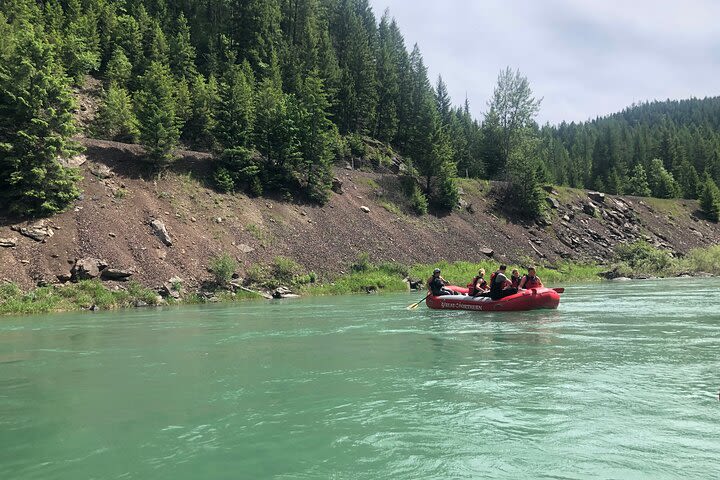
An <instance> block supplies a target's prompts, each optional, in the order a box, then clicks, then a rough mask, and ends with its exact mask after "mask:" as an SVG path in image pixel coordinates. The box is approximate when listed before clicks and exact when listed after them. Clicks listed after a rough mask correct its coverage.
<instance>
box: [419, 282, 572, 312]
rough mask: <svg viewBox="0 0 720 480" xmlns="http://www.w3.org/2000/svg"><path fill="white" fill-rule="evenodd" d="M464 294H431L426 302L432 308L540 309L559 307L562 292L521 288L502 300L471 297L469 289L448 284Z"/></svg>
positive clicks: (517, 310)
mask: <svg viewBox="0 0 720 480" xmlns="http://www.w3.org/2000/svg"><path fill="white" fill-rule="evenodd" d="M445 288H447V289H448V290H453V291H456V292H458V293H462V295H442V296H440V297H436V296H434V295H430V296H429V297H427V298H426V299H425V303H426V305H427V306H428V307H430V308H435V309H438V310H478V311H483V312H520V311H525V310H538V309H543V308H548V309H552V308H558V305H559V304H560V294H559V293H558V292H556V291H555V290H553V289H552V288H545V287H543V288H531V289H529V290H521V291H519V292H518V293H516V294H515V295H510V296H508V297H505V298H501V299H500V300H492V299H490V297H471V296H469V295H467V292H468V289H467V288H464V287H456V286H447V287H445Z"/></svg>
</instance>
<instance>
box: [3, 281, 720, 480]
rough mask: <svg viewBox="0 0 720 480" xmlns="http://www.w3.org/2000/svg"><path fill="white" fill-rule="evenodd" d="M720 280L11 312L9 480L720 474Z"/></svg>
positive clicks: (6, 417) (6, 374)
mask: <svg viewBox="0 0 720 480" xmlns="http://www.w3.org/2000/svg"><path fill="white" fill-rule="evenodd" d="M719 287H720V281H718V280H689V279H678V280H667V281H641V282H630V283H623V284H611V283H603V284H593V285H581V286H576V287H569V288H568V289H567V292H566V293H565V294H563V295H562V301H561V303H560V308H559V310H557V311H541V312H526V313H515V314H513V313H494V314H492V313H478V312H443V311H429V310H427V308H426V307H425V306H424V305H421V306H420V307H419V308H418V309H417V310H413V311H408V310H406V309H405V307H406V306H407V305H408V304H410V303H413V302H414V301H416V300H417V299H418V298H419V297H420V296H422V295H418V294H413V295H410V294H402V295H378V296H348V297H327V298H310V299H301V300H296V301H280V302H276V303H269V302H251V303H242V304H236V305H213V306H199V307H184V308H174V309H160V310H152V309H148V310H128V311H120V312H103V313H95V314H92V313H76V314H60V315H52V316H33V317H20V318H0V479H5V480H11V479H68V480H69V479H73V480H76V479H125V478H132V479H143V480H146V479H174V480H182V479H241V478H248V479H256V478H318V479H329V478H333V479H373V480H376V479H381V478H382V479H384V478H392V479H410V478H413V479H414V478H418V479H419V478H483V477H487V478H531V477H533V478H537V477H541V478H542V477H544V478H653V479H657V478H681V477H682V478H711V477H713V478H714V477H717V476H718V474H719V473H720V402H719V401H718V390H719V389H720V315H719V314H718V305H720V294H719V293H718V288H719ZM679 288H682V289H684V290H685V291H687V292H688V293H687V294H686V295H685V296H679V295H677V294H672V293H670V292H672V291H675V290H677V289H679Z"/></svg>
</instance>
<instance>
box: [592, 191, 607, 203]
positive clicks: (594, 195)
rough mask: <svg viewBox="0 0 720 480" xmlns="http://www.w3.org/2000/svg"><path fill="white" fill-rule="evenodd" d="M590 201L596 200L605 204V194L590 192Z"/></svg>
mask: <svg viewBox="0 0 720 480" xmlns="http://www.w3.org/2000/svg"><path fill="white" fill-rule="evenodd" d="M588 197H589V198H590V200H594V201H596V202H598V203H605V194H604V193H600V192H588Z"/></svg>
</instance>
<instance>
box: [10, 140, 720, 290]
mask: <svg viewBox="0 0 720 480" xmlns="http://www.w3.org/2000/svg"><path fill="white" fill-rule="evenodd" d="M82 142H83V143H84V145H85V147H86V149H87V151H86V155H87V161H86V162H85V163H84V164H83V165H82V166H81V167H80V168H81V169H82V173H83V175H84V180H83V182H82V189H83V197H82V198H81V199H80V200H78V201H77V202H76V204H75V205H74V206H73V207H71V208H70V209H69V210H68V211H67V212H65V213H62V214H60V215H57V216H55V217H52V218H50V219H47V220H46V222H47V224H48V225H49V226H50V227H51V228H52V229H53V231H54V235H53V236H52V237H50V238H47V239H46V240H45V241H43V242H38V241H35V240H32V239H31V238H28V237H25V236H23V235H21V234H20V233H18V232H16V231H13V230H11V227H12V226H13V225H17V224H18V223H19V221H18V220H17V219H10V218H6V217H2V215H3V213H4V212H2V210H0V238H15V239H16V243H17V244H16V246H15V247H9V248H2V247H0V281H2V280H8V281H13V282H16V283H18V284H20V285H21V286H23V287H25V288H29V287H32V286H34V285H36V284H37V283H38V282H49V283H52V282H56V281H57V275H60V274H66V273H68V271H69V269H70V267H71V266H72V264H73V263H74V262H75V260H76V259H78V258H84V257H94V258H99V259H102V260H104V261H105V262H107V263H108V264H109V265H110V266H111V267H114V268H120V269H130V270H133V271H134V272H135V273H134V275H133V277H132V278H133V279H135V280H138V281H140V282H141V283H143V284H145V285H147V286H151V287H155V286H158V285H161V284H162V283H163V282H166V281H167V280H168V279H169V278H171V277H173V276H179V277H181V278H182V279H183V280H184V282H185V284H186V285H188V286H192V285H199V284H200V283H202V282H203V281H205V280H207V279H208V278H209V277H210V274H209V273H208V271H207V266H208V263H209V261H210V259H211V258H212V257H214V256H216V255H219V254H221V253H225V252H227V253H229V254H231V255H232V256H234V257H235V258H237V260H238V262H239V264H240V270H241V271H240V272H238V273H240V274H241V275H243V274H244V273H245V272H246V271H247V270H248V269H249V268H250V267H252V266H253V265H258V264H260V265H262V264H268V263H269V262H271V261H272V260H273V258H275V257H278V256H283V257H288V258H291V259H294V260H295V261H297V262H298V263H299V264H301V265H302V266H303V267H304V268H305V269H306V270H307V271H314V272H316V273H317V274H319V275H320V276H321V278H326V279H327V278H331V277H333V276H335V275H338V274H340V273H343V272H345V271H347V270H348V268H349V265H350V264H351V263H352V262H353V261H354V260H356V258H357V257H358V255H359V254H360V253H362V252H366V253H367V254H368V255H369V257H370V259H371V260H372V261H374V262H380V261H394V262H401V263H405V264H413V263H433V262H436V261H439V260H449V261H456V260H467V261H477V260H480V259H486V258H488V257H487V256H486V254H484V253H482V252H481V250H482V249H491V250H493V258H495V259H497V260H498V261H509V262H519V263H525V264H527V263H530V262H532V263H555V262H558V261H561V260H563V259H568V260H574V261H597V262H601V263H602V262H606V261H608V260H609V259H610V258H611V255H612V248H613V247H614V245H616V244H617V243H618V242H627V241H633V240H637V239H645V240H647V241H649V242H650V243H653V244H655V245H657V246H660V247H662V248H666V249H668V250H671V251H672V252H674V253H675V254H677V255H682V254H684V253H685V252H687V251H688V250H690V249H692V248H695V247H702V246H709V245H713V244H716V243H718V240H719V239H720V228H719V227H718V225H717V224H713V223H710V222H707V221H706V220H705V219H704V218H703V216H702V214H701V213H699V211H698V204H697V202H695V201H690V200H672V201H670V200H668V201H661V200H656V199H641V198H635V197H615V196H606V197H605V198H604V200H602V201H595V202H593V201H592V200H591V199H590V198H588V195H587V192H585V191H580V190H570V189H558V190H557V191H556V192H555V193H549V194H548V196H550V197H552V198H554V199H555V200H556V201H557V206H558V208H557V209H551V210H550V220H549V221H548V222H547V223H537V222H524V221H522V220H519V219H513V218H512V217H509V216H508V215H506V214H504V213H503V212H502V210H501V209H498V208H497V204H498V199H497V198H496V197H495V196H494V194H493V191H494V190H495V189H494V188H493V185H491V184H489V183H488V182H484V181H463V182H462V184H463V195H462V198H463V202H462V205H463V207H462V208H459V209H457V210H455V211H453V212H452V213H449V214H440V215H425V216H417V215H414V214H412V213H410V210H409V207H408V205H407V200H406V199H405V197H404V195H403V194H402V191H401V190H402V188H401V182H400V181H399V179H398V177H397V176H396V175H394V174H391V173H374V172H368V171H359V170H351V169H346V168H338V169H337V171H336V176H337V177H338V178H339V179H340V180H341V181H342V182H343V191H344V192H343V193H342V194H335V193H334V194H333V195H332V197H331V199H330V201H329V203H328V204H327V205H325V206H322V207H320V206H317V205H308V204H303V203H293V202H287V201H283V200H281V199H275V198H250V197H248V196H245V195H242V194H235V195H225V194H220V193H217V192H215V191H214V190H212V189H211V188H208V186H207V185H206V179H207V178H208V177H209V174H210V172H211V171H212V159H211V157H210V155H208V154H204V153H198V152H180V153H179V154H180V159H179V160H178V161H177V162H176V163H175V164H173V166H172V169H171V171H169V172H166V173H163V174H157V173H155V172H153V170H152V169H151V168H150V167H149V166H148V165H147V164H145V163H144V161H143V159H142V158H143V157H142V155H143V151H142V149H141V148H140V147H138V146H136V145H128V144H122V143H117V142H107V141H100V140H82ZM101 166H105V167H108V168H109V170H110V171H109V172H107V171H105V172H102V171H99V170H102V169H100V167H101ZM106 170H107V169H106ZM93 172H96V173H93ZM98 175H99V176H98ZM108 175H109V176H108ZM104 176H108V178H101V177H104ZM589 204H591V205H593V206H592V207H588V205H589ZM361 206H366V207H368V208H369V212H367V213H366V212H365V211H363V209H361ZM593 208H594V210H595V214H594V215H590V214H589V213H588V211H592V210H593ZM563 217H565V218H564V219H563ZM154 219H159V220H161V221H162V222H163V223H164V224H165V225H166V227H167V230H168V232H169V233H170V236H171V237H172V239H173V244H172V246H170V247H168V246H166V245H164V244H163V243H162V242H161V241H160V239H159V238H158V237H157V236H156V235H155V234H154V233H153V230H152V228H151V227H150V225H149V224H150V222H151V221H152V220H154ZM23 225H24V223H23Z"/></svg>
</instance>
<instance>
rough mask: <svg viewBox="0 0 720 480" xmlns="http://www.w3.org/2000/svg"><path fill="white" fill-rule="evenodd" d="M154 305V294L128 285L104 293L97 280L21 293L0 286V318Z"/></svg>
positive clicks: (8, 286)
mask: <svg viewBox="0 0 720 480" xmlns="http://www.w3.org/2000/svg"><path fill="white" fill-rule="evenodd" d="M140 301H141V302H144V303H146V304H148V305H155V304H156V303H157V293H155V292H154V291H153V290H150V289H148V288H145V287H142V286H141V285H140V284H138V283H137V282H130V283H129V284H128V286H127V288H126V289H120V290H108V289H107V288H105V286H104V285H103V284H102V283H101V282H99V281H97V280H86V281H82V282H79V283H71V284H65V285H52V286H49V287H39V288H36V289H34V290H31V291H29V292H23V291H22V289H20V288H19V287H18V286H17V285H15V284H13V283H5V284H2V285H0V314H4V315H7V314H35V313H48V312H64V311H71V310H81V309H87V308H90V307H91V306H93V305H97V306H98V307H99V308H100V309H103V310H110V309H115V308H123V307H130V306H133V305H135V304H136V303H137V302H140Z"/></svg>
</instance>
